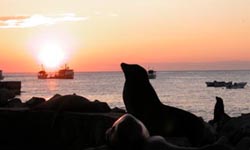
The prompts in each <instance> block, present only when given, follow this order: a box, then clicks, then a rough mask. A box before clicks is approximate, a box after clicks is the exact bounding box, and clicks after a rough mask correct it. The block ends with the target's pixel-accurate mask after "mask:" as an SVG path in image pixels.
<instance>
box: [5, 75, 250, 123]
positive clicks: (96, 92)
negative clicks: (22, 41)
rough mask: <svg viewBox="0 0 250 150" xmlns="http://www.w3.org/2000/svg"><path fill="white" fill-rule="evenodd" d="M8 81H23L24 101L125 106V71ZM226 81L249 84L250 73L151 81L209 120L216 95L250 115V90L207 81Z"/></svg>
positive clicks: (164, 96) (165, 98)
mask: <svg viewBox="0 0 250 150" xmlns="http://www.w3.org/2000/svg"><path fill="white" fill-rule="evenodd" d="M4 75H5V79H4V80H6V81H12V80H19V81H22V94H21V95H20V98H21V99H22V101H27V100H29V99H30V98H31V97H33V96H37V97H44V98H46V99H48V98H50V97H52V96H53V95H54V94H56V93H58V94H62V95H64V94H72V93H76V94H78V95H81V96H84V97H86V98H88V99H90V100H96V99H98V100H101V101H105V102H107V103H108V104H109V105H110V106H111V107H115V106H117V107H123V108H124V104H123V101H122V90H123V84H124V81H125V79H124V76H123V73H122V72H95V73H76V74H75V79H73V80H58V79H49V80H38V79H37V78H36V74H32V73H18V74H17V73H11V74H4ZM214 80H218V81H219V80H223V81H235V82H241V81H242V82H243V81H244V82H248V84H250V71H166V72H157V79H155V80H150V82H151V84H152V85H153V87H154V88H155V90H156V92H157V94H158V96H159V97H160V99H161V101H162V102H163V103H164V104H167V105H171V106H175V107H179V108H182V109H185V110H188V111H190V112H192V113H195V114H196V115H199V116H202V117H203V118H204V119H205V120H209V119H211V118H212V116H213V108H214V104H215V96H220V97H222V98H223V99H224V105H225V110H226V112H227V113H228V114H230V115H231V116H237V115H240V114H241V113H249V112H250V88H249V85H247V86H246V87H245V89H225V88H208V87H206V84H205V82H206V81H214Z"/></svg>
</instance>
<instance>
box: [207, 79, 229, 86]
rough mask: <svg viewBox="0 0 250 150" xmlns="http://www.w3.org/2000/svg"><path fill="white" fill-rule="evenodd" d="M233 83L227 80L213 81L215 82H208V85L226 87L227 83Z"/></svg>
mask: <svg viewBox="0 0 250 150" xmlns="http://www.w3.org/2000/svg"><path fill="white" fill-rule="evenodd" d="M230 84H232V82H231V81H230V82H225V81H216V80H215V81H213V82H206V85H207V87H225V86H227V85H230Z"/></svg>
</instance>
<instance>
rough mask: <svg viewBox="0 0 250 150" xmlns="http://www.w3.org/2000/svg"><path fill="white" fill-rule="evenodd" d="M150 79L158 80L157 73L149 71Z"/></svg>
mask: <svg viewBox="0 0 250 150" xmlns="http://www.w3.org/2000/svg"><path fill="white" fill-rule="evenodd" d="M148 78H149V79H155V78H156V71H155V70H153V69H150V70H148Z"/></svg>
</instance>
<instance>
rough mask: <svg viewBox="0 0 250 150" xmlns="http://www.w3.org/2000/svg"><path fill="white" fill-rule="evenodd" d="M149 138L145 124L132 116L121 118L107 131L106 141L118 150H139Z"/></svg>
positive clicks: (126, 115)
mask: <svg viewBox="0 0 250 150" xmlns="http://www.w3.org/2000/svg"><path fill="white" fill-rule="evenodd" d="M147 138H149V132H148V130H147V128H146V127H145V126H144V124H143V123H142V122H141V121H140V120H138V119H136V118H135V117H134V116H132V115H131V114H125V115H123V116H121V117H120V118H119V119H117V121H115V123H114V124H113V126H112V127H111V128H109V129H108V130H107V131H106V140H107V143H108V145H109V146H110V147H111V148H114V149H117V150H138V149H141V148H142V147H143V145H144V144H145V141H146V140H147Z"/></svg>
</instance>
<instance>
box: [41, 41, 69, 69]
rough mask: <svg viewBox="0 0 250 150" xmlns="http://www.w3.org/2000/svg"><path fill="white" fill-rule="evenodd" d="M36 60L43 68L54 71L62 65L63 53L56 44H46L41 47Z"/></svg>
mask: <svg viewBox="0 0 250 150" xmlns="http://www.w3.org/2000/svg"><path fill="white" fill-rule="evenodd" d="M38 58H39V61H40V63H41V64H42V65H43V66H44V67H46V68H48V69H56V68H58V67H60V66H61V65H62V64H63V61H64V59H65V51H64V50H63V48H62V47H61V46H60V45H59V44H57V43H46V44H44V45H42V46H41V49H40V51H39V55H38Z"/></svg>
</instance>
